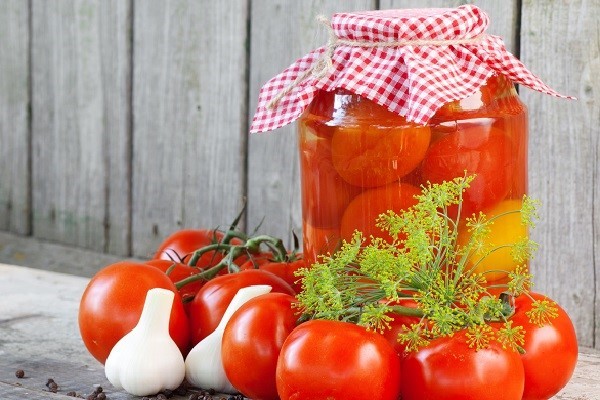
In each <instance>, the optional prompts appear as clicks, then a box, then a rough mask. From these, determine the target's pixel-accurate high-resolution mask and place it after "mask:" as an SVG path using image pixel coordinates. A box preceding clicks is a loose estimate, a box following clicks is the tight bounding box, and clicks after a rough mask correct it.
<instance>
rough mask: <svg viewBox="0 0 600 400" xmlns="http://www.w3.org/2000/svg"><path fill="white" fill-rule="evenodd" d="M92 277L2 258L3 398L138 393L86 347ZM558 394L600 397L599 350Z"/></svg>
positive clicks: (566, 399) (115, 398) (114, 398)
mask: <svg viewBox="0 0 600 400" xmlns="http://www.w3.org/2000/svg"><path fill="white" fill-rule="evenodd" d="M87 282H88V280H87V279H86V278H80V277H75V276H71V275H67V274H62V273H56V272H49V271H42V270H37V269H31V268H25V267H16V266H12V265H4V264H0V293H2V296H3V298H2V302H0V398H2V399H3V400H13V399H25V398H26V399H66V398H69V397H67V396H66V394H67V393H68V392H70V391H75V392H77V393H78V394H89V393H91V392H92V391H93V390H94V388H95V387H96V386H98V385H99V386H102V388H103V389H104V391H105V392H106V394H107V396H108V398H109V399H111V400H121V399H136V398H137V399H139V397H135V396H130V395H127V394H126V393H124V392H122V391H116V390H114V389H113V388H112V386H111V385H110V383H109V382H108V381H107V380H106V378H105V377H104V371H103V367H102V365H101V364H100V363H98V362H97V361H96V360H94V359H93V358H92V357H91V356H90V355H89V354H88V353H87V351H86V349H85V347H84V345H83V343H82V341H81V338H80V337H79V332H78V326H77V312H78V305H79V299H80V298H81V294H82V293H83V291H84V289H85V286H86V285H87ZM49 288H51V290H49ZM41 305H43V306H41ZM17 369H23V370H24V371H25V376H26V378H24V379H17V378H16V377H15V371H16V370H17ZM48 378H52V379H54V380H55V381H56V382H57V384H58V385H59V392H58V393H57V394H52V393H49V392H48V391H47V388H46V387H45V383H46V382H47V379H48ZM187 397H188V396H175V397H173V399H187ZM223 397H224V396H215V397H214V399H221V398H223ZM70 398H72V397H70ZM225 398H226V397H225ZM555 398H556V399H560V400H593V399H594V400H595V399H598V398H600V352H597V351H594V350H590V349H582V350H581V353H580V357H579V362H578V365H577V368H576V370H575V373H574V376H573V379H572V380H571V382H570V383H569V384H568V385H567V387H566V388H565V389H564V390H563V391H561V393H560V394H559V395H557V396H556V397H555Z"/></svg>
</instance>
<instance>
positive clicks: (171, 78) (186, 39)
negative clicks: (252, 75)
mask: <svg viewBox="0 0 600 400" xmlns="http://www.w3.org/2000/svg"><path fill="white" fill-rule="evenodd" d="M135 4H136V7H135V23H134V36H135V41H134V76H135V79H134V87H133V104H134V139H133V140H134V148H133V159H134V164H133V207H132V212H133V253H134V254H135V255H138V256H148V255H150V254H152V253H153V252H154V250H155V249H156V247H157V246H158V244H159V242H160V241H161V240H162V239H164V238H165V237H166V236H167V235H169V234H170V233H172V232H173V231H175V230H177V229H181V228H184V227H203V228H215V227H217V226H224V225H228V224H229V223H231V222H232V221H233V219H234V218H235V216H236V215H237V214H238V213H239V211H240V210H241V208H242V200H243V195H244V188H245V176H244V168H245V157H244V152H245V146H246V136H247V134H246V131H247V121H246V113H247V110H246V92H247V90H246V59H247V54H246V35H247V28H246V26H247V16H248V4H247V1H235V2H217V1H211V2H208V1H202V2H191V1H175V0H173V1H162V0H155V1H138V2H136V3H135Z"/></svg>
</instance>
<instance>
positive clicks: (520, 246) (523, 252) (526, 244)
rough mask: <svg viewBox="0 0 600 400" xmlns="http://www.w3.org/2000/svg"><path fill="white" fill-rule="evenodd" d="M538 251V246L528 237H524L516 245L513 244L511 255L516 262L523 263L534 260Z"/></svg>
mask: <svg viewBox="0 0 600 400" xmlns="http://www.w3.org/2000/svg"><path fill="white" fill-rule="evenodd" d="M537 249H538V244H537V243H536V242H534V241H533V240H531V239H529V238H528V237H523V238H522V239H521V240H519V241H518V242H516V243H513V244H512V246H511V249H510V254H511V256H512V258H513V260H514V261H515V262H518V263H523V262H525V261H527V260H530V259H532V258H533V255H534V254H535V252H536V251H537Z"/></svg>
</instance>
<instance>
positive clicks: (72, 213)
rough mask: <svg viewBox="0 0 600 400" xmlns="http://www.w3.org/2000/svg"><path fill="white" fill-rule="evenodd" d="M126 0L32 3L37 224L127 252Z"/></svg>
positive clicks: (70, 238) (49, 235)
mask: <svg viewBox="0 0 600 400" xmlns="http://www.w3.org/2000/svg"><path fill="white" fill-rule="evenodd" d="M130 11H131V10H130V3H129V2H127V1H120V0H108V1H101V0H94V1H86V2H81V1H76V0H65V1H44V0H41V1H40V0H34V1H32V3H31V13H32V43H31V54H32V55H31V58H32V61H31V62H32V85H33V86H32V113H33V114H32V117H33V120H32V157H33V161H32V162H33V176H32V180H33V183H32V184H33V194H32V195H33V233H34V235H35V236H36V237H39V238H44V239H52V240H55V241H59V242H61V243H63V244H70V245H76V246H81V247H86V248H88V249H93V250H96V251H101V252H102V251H110V252H111V253H114V254H127V253H128V252H129V243H128V237H129V220H128V207H129V202H128V198H129V189H128V187H129V183H128V182H129V180H128V179H129V176H128V167H127V166H128V164H129V153H128V151H129V150H128V148H129V147H128V146H129V114H130V108H129V102H128V94H127V93H128V90H129V84H130V82H129V80H130V76H129V64H130V59H129V50H128V49H129V40H128V34H129V25H128V24H129V18H130Z"/></svg>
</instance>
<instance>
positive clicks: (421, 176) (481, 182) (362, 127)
mask: <svg viewBox="0 0 600 400" xmlns="http://www.w3.org/2000/svg"><path fill="white" fill-rule="evenodd" d="M298 126H299V135H298V139H299V150H300V165H301V179H302V222H303V233H304V234H303V243H304V256H305V258H306V259H307V260H308V262H309V263H310V262H314V261H315V260H317V257H318V256H319V255H322V254H327V253H330V252H334V251H335V249H336V248H337V247H338V246H339V244H340V243H341V241H342V240H349V239H350V238H351V235H352V233H353V232H354V230H359V231H361V232H363V234H364V237H366V238H368V237H369V235H373V236H376V237H383V238H386V239H388V240H390V239H391V238H389V236H388V235H387V233H384V232H382V231H381V230H380V229H379V228H377V227H376V226H375V219H376V217H377V216H378V215H379V214H381V213H384V212H386V211H387V210H393V211H395V212H398V211H400V210H402V209H406V208H408V207H410V206H411V205H413V204H415V203H416V200H415V199H414V195H415V194H418V193H420V186H421V185H425V184H426V183H427V182H431V183H440V182H442V181H444V180H451V179H453V178H456V177H462V176H464V175H465V171H466V173H467V174H468V175H472V174H475V175H476V177H475V179H474V180H473V182H472V183H471V186H470V188H469V189H467V191H466V192H465V193H464V201H463V211H462V213H461V216H470V215H472V214H473V213H479V212H480V211H481V212H483V213H485V214H486V215H487V216H488V217H492V216H494V215H499V214H502V213H504V212H506V211H509V210H517V209H520V207H521V202H522V199H523V196H524V195H525V194H526V193H527V109H526V107H525V106H524V105H523V103H522V102H521V101H520V100H519V97H518V95H517V92H516V91H515V88H514V85H513V83H512V82H511V81H510V80H509V79H507V78H506V77H505V76H503V75H500V74H497V75H493V76H492V77H491V78H490V79H489V80H488V81H487V82H486V84H485V85H484V86H482V87H481V88H480V89H479V90H478V91H477V92H476V93H475V94H473V95H471V96H470V97H468V98H465V99H463V100H458V101H454V102H451V103H448V104H445V105H444V106H443V107H442V108H440V109H439V110H438V111H437V113H436V114H435V115H434V117H433V118H431V119H430V120H429V122H428V123H427V124H426V125H417V124H414V123H409V122H407V121H406V119H404V118H403V117H401V116H399V115H397V114H395V113H392V112H389V111H387V110H386V109H385V108H384V107H382V106H380V105H378V104H376V103H374V102H372V101H370V100H367V99H365V98H363V97H361V96H359V95H356V94H352V93H350V92H348V91H346V90H340V89H338V90H335V91H333V92H326V91H323V90H321V91H320V92H318V94H317V96H316V97H315V98H314V100H313V101H312V103H311V104H310V105H309V107H308V108H307V109H306V111H305V112H304V114H303V115H302V117H301V118H300V119H299V124H298ZM452 212H454V213H456V211H452V210H450V213H452ZM462 219H464V218H462ZM463 231H464V232H466V230H465V229H463ZM459 232H460V230H459ZM526 235H527V231H526V228H525V227H524V226H523V225H521V223H520V216H519V214H518V213H517V214H511V215H510V216H507V217H505V218H498V220H497V222H495V224H494V225H493V226H492V231H491V233H490V235H489V237H488V239H487V240H489V241H490V244H491V243H493V245H495V246H501V245H502V244H508V243H514V242H516V241H518V240H519V239H520V238H521V239H522V238H523V237H524V236H526ZM461 240H464V238H462V237H461V236H460V234H459V238H458V242H459V243H460V242H461ZM515 266H516V264H515V262H514V261H513V260H512V257H511V254H510V250H509V249H507V248H506V249H501V250H499V251H495V252H494V253H492V254H490V255H489V256H488V257H486V259H485V261H484V262H483V263H481V264H479V265H477V267H476V268H477V269H476V271H479V272H483V271H488V272H487V273H486V279H487V280H488V281H489V282H492V281H498V280H503V279H504V278H505V277H506V274H505V273H500V272H490V271H493V270H496V269H502V270H505V271H510V270H512V269H514V268H515Z"/></svg>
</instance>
